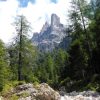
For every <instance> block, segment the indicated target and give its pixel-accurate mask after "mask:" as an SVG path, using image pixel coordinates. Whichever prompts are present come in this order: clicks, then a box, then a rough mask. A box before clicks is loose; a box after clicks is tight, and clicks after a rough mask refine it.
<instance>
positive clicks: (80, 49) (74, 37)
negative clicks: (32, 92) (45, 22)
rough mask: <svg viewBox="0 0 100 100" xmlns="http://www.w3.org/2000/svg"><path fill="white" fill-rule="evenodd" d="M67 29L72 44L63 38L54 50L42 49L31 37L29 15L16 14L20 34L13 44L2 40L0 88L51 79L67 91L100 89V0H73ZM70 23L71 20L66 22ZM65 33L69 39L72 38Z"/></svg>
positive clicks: (50, 83)
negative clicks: (42, 50)
mask: <svg viewBox="0 0 100 100" xmlns="http://www.w3.org/2000/svg"><path fill="white" fill-rule="evenodd" d="M68 13H69V16H68V17H69V24H67V27H66V33H67V34H69V35H68V36H69V37H71V43H70V45H69V47H67V48H65V47H64V49H63V48H62V47H61V45H63V44H67V43H66V41H62V43H61V44H60V45H59V47H57V48H55V49H54V50H52V52H41V51H39V50H38V48H37V47H36V46H34V45H33V43H32V41H31V40H30V39H29V38H28V32H29V31H30V32H31V26H30V24H29V23H28V21H27V19H26V18H25V16H23V15H21V16H16V19H15V22H14V24H13V25H14V26H15V30H16V37H14V39H13V42H12V43H10V45H9V46H5V44H4V43H3V42H2V41H1V40H0V91H1V94H2V95H4V93H6V92H7V91H8V90H9V89H10V88H11V87H14V86H16V85H17V84H22V83H25V82H26V83H35V84H38V83H48V84H49V85H50V86H51V87H53V88H54V89H56V90H59V89H60V88H61V87H62V86H64V87H65V89H66V91H67V92H71V91H84V90H93V91H98V92H100V0H91V2H90V3H87V2H86V1H85V0H72V2H71V10H70V11H69V12H68ZM66 23H67V22H66ZM68 36H66V37H65V40H66V39H67V38H68Z"/></svg>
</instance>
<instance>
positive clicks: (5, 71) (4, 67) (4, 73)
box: [0, 40, 11, 91]
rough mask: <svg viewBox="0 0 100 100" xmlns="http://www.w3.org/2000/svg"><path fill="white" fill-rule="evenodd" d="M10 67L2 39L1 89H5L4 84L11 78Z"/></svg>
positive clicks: (0, 55) (0, 50) (0, 53)
mask: <svg viewBox="0 0 100 100" xmlns="http://www.w3.org/2000/svg"><path fill="white" fill-rule="evenodd" d="M9 75H10V68H9V63H8V59H7V52H6V48H5V47H4V44H3V42H2V41H1V40H0V91H1V90H2V89H3V86H4V85H5V84H6V82H7V81H8V80H9V79H10V78H11V77H10V76H9Z"/></svg>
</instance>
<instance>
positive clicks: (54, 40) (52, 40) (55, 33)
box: [32, 14, 66, 51]
mask: <svg viewBox="0 0 100 100" xmlns="http://www.w3.org/2000/svg"><path fill="white" fill-rule="evenodd" d="M65 36H66V32H65V28H64V25H63V24H61V23H60V18H59V17H58V16H57V15H56V14H52V15H51V24H49V23H48V22H45V24H44V25H43V27H42V30H41V31H40V33H34V34H33V37H32V42H33V43H34V44H35V45H36V46H38V48H39V50H43V51H52V50H53V49H54V48H55V47H57V46H58V45H59V43H61V42H62V40H63V38H64V37H65Z"/></svg>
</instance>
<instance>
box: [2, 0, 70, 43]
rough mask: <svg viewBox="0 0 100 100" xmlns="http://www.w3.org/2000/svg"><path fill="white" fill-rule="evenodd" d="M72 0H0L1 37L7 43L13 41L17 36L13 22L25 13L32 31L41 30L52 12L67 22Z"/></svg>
mask: <svg viewBox="0 0 100 100" xmlns="http://www.w3.org/2000/svg"><path fill="white" fill-rule="evenodd" d="M70 1H71V0H0V39H2V40H3V41H4V42H5V43H8V42H11V39H12V38H13V37H14V36H15V34H13V33H15V28H14V27H13V26H12V23H13V22H14V21H15V20H14V19H15V17H16V15H22V14H23V15H24V16H25V17H26V18H27V20H28V21H29V22H30V23H31V27H32V29H33V30H32V33H30V36H32V35H33V33H34V32H39V31H40V30H41V28H42V26H43V24H44V23H45V22H46V21H47V22H49V23H50V20H51V19H50V18H51V14H52V13H55V14H57V15H58V16H59V17H60V21H61V23H62V24H66V23H67V22H68V20H67V14H68V10H69V9H70V3H69V2H70Z"/></svg>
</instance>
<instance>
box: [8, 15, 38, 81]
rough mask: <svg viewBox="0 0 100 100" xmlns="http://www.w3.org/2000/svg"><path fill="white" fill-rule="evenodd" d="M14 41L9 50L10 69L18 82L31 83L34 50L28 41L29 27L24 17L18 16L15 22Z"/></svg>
mask: <svg viewBox="0 0 100 100" xmlns="http://www.w3.org/2000/svg"><path fill="white" fill-rule="evenodd" d="M15 28H16V34H17V36H16V39H15V41H14V42H13V44H12V45H11V47H10V48H9V53H10V58H11V63H10V64H11V67H13V68H12V70H13V72H16V74H17V77H16V74H15V78H18V80H19V81H20V80H26V81H32V77H33V76H34V75H33V70H34V59H35V55H36V54H35V53H36V50H35V48H34V46H33V44H32V43H31V41H30V40H29V39H28V32H29V30H30V26H29V23H28V21H27V20H26V18H25V17H24V16H18V17H17V19H16V22H15Z"/></svg>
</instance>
